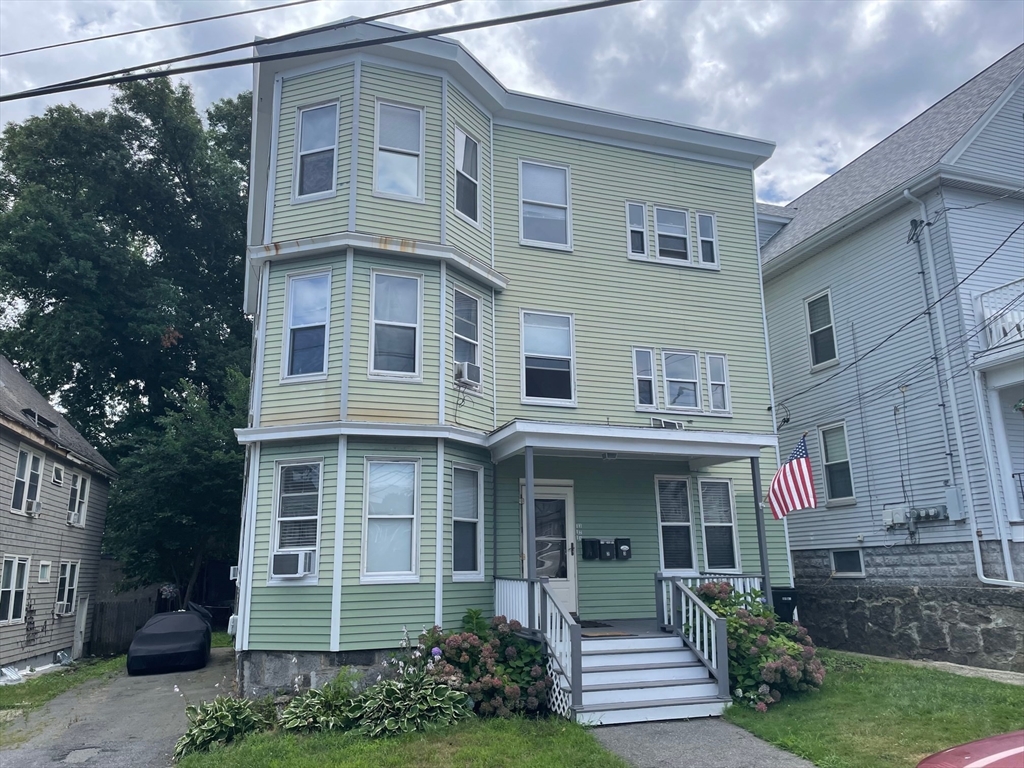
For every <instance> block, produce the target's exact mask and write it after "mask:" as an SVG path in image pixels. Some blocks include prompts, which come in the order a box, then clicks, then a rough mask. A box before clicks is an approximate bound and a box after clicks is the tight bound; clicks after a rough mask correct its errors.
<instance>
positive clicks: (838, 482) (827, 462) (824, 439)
mask: <svg viewBox="0 0 1024 768" xmlns="http://www.w3.org/2000/svg"><path fill="white" fill-rule="evenodd" d="M818 433H819V435H820V437H821V452H822V459H823V462H822V463H823V464H824V466H825V498H827V499H828V500H829V501H843V500H847V499H852V498H853V474H852V473H851V472H850V452H849V445H848V443H847V440H846V424H845V423H842V422H841V423H839V424H829V425H827V426H824V427H820V428H819V430H818Z"/></svg>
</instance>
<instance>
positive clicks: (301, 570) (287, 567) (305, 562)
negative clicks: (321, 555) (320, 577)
mask: <svg viewBox="0 0 1024 768" xmlns="http://www.w3.org/2000/svg"><path fill="white" fill-rule="evenodd" d="M315 556H316V551H315V550H312V549H307V550H305V551H303V552H278V553H277V554H276V555H274V557H273V561H272V565H271V573H272V575H273V576H274V577H276V578H279V579H297V578H301V577H302V576H307V575H309V574H311V573H312V572H313V562H314V558H315Z"/></svg>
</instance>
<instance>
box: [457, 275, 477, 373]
mask: <svg viewBox="0 0 1024 768" xmlns="http://www.w3.org/2000/svg"><path fill="white" fill-rule="evenodd" d="M454 303H455V318H454V326H453V332H454V343H453V347H454V355H455V362H456V363H468V364H469V365H477V366H478V365H480V301H479V300H478V299H477V298H476V297H474V296H470V295H469V294H468V293H463V292H462V291H460V290H459V289H458V288H456V289H455V301H454ZM477 386H479V382H477Z"/></svg>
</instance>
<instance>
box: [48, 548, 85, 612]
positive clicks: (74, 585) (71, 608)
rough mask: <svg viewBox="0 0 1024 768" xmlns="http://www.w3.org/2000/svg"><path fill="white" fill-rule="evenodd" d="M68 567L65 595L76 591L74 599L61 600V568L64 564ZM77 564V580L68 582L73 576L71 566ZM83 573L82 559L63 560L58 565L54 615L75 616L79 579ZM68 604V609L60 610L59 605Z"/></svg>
mask: <svg viewBox="0 0 1024 768" xmlns="http://www.w3.org/2000/svg"><path fill="white" fill-rule="evenodd" d="M65 565H66V566H67V567H68V576H67V577H65V581H64V597H65V598H66V597H67V596H68V592H73V593H74V598H75V599H74V600H73V601H71V600H61V599H60V596H61V595H60V579H61V576H60V569H61V568H63V567H64V566H65ZM72 565H73V566H75V580H74V581H73V582H71V583H70V584H69V583H68V579H69V578H70V576H71V566H72ZM81 575H82V561H81V560H62V561H61V562H60V564H59V565H58V566H57V593H56V596H55V599H54V603H53V615H54V616H74V615H75V611H76V610H77V609H78V579H79V577H80V576H81ZM59 605H67V607H68V608H67V610H66V611H58V610H57V606H59Z"/></svg>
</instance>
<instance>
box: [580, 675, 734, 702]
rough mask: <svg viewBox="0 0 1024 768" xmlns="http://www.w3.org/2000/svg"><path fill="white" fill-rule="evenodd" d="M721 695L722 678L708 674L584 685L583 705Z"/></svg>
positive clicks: (688, 698) (687, 698) (689, 698)
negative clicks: (673, 678) (719, 682)
mask: <svg viewBox="0 0 1024 768" xmlns="http://www.w3.org/2000/svg"><path fill="white" fill-rule="evenodd" d="M716 695H718V681H717V680H714V679H712V678H708V677H705V678H704V679H698V680H649V681H645V682H642V683H633V684H630V685H621V684H618V683H613V684H607V685H584V686H583V704H584V706H585V705H587V704H613V705H618V706H621V707H623V708H628V707H633V706H635V705H641V706H645V705H646V704H647V702H649V701H652V700H665V699H671V700H691V699H702V698H705V697H707V696H716Z"/></svg>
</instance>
